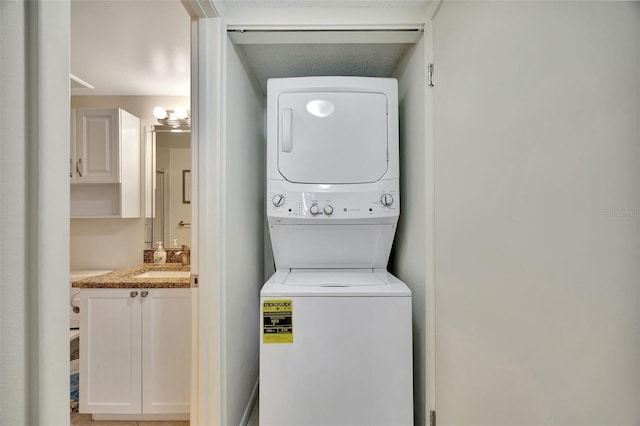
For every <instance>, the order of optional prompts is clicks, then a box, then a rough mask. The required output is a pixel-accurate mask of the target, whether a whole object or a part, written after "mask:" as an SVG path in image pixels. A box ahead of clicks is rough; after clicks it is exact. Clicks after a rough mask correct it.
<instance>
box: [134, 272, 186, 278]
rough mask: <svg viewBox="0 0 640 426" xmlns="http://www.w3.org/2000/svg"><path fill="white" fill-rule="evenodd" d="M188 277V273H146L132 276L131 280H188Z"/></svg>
mask: <svg viewBox="0 0 640 426" xmlns="http://www.w3.org/2000/svg"><path fill="white" fill-rule="evenodd" d="M190 276H191V272H190V271H147V272H143V273H141V274H138V275H134V276H133V278H189V277H190Z"/></svg>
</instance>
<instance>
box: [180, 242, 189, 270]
mask: <svg viewBox="0 0 640 426" xmlns="http://www.w3.org/2000/svg"><path fill="white" fill-rule="evenodd" d="M176 256H180V259H181V260H182V266H188V265H190V264H191V251H190V250H189V246H188V245H186V244H183V245H182V250H180V251H177V252H176Z"/></svg>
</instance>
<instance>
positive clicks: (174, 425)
mask: <svg viewBox="0 0 640 426" xmlns="http://www.w3.org/2000/svg"><path fill="white" fill-rule="evenodd" d="M90 425H91V426H189V422H188V421H187V422H135V421H132V422H119V421H99V422H94V421H93V420H91V414H72V415H71V426H90Z"/></svg>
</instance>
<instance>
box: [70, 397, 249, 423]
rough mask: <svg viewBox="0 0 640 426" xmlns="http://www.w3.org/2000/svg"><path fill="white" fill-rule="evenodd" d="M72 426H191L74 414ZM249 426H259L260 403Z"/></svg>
mask: <svg viewBox="0 0 640 426" xmlns="http://www.w3.org/2000/svg"><path fill="white" fill-rule="evenodd" d="M71 426H189V422H115V421H99V422H94V421H93V420H91V414H72V415H71ZM247 426H258V401H256V403H255V405H254V406H253V410H251V416H250V417H249V422H248V423H247Z"/></svg>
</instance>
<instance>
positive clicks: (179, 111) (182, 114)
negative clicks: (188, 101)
mask: <svg viewBox="0 0 640 426" xmlns="http://www.w3.org/2000/svg"><path fill="white" fill-rule="evenodd" d="M173 112H174V113H175V114H176V117H178V118H179V119H180V120H184V119H185V118H187V117H189V113H188V112H187V109H186V108H183V107H176V109H174V110H173Z"/></svg>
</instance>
